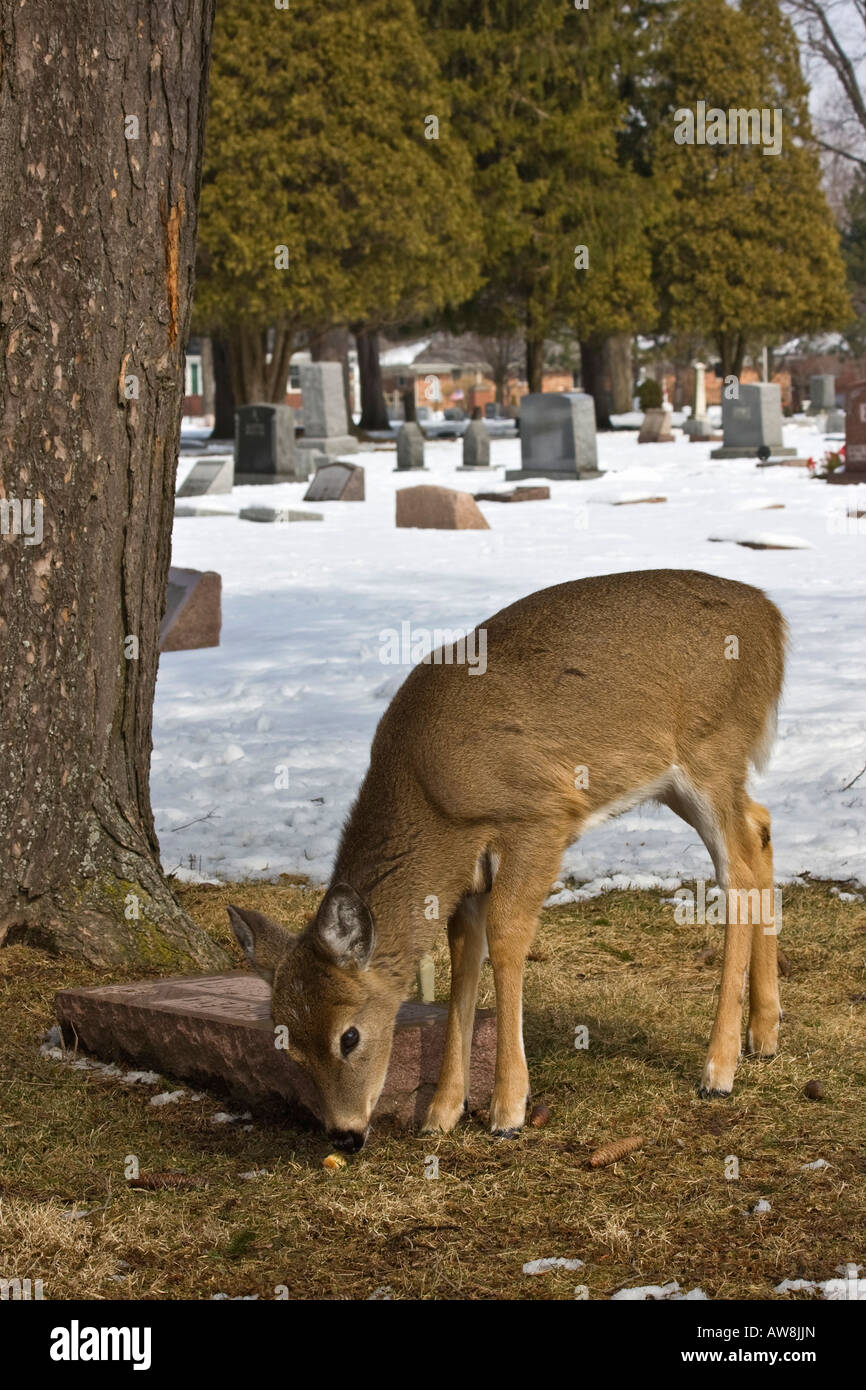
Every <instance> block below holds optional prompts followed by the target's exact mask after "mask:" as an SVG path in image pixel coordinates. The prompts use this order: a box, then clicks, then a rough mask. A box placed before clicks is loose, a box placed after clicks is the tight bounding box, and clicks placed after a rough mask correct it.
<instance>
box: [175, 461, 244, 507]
mask: <svg viewBox="0 0 866 1390" xmlns="http://www.w3.org/2000/svg"><path fill="white" fill-rule="evenodd" d="M234 480H235V462H234V459H233V458H232V456H231V454H223V455H219V454H208V455H206V456H205V457H204V458H199V459H196V461H195V463H194V464H193V466H192V468H191V469H190V470H189V472H188V473H187V475H186V477H185V478H184V480H183V482H182V483H181V485H180V487H179V488H178V490H177V496H178V497H206V496H212V495H213V494H214V493H223V492H231V490H232V484H233V483H234Z"/></svg>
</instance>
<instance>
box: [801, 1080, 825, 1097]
mask: <svg viewBox="0 0 866 1390" xmlns="http://www.w3.org/2000/svg"><path fill="white" fill-rule="evenodd" d="M803 1095H804V1096H808V1098H809V1100H823V1099H824V1083H823V1081H807V1082H806V1084H805V1086H804V1087H803Z"/></svg>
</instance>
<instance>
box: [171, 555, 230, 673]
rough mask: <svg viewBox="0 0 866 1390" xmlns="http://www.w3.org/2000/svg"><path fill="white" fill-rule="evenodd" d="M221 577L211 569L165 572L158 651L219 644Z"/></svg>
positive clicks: (174, 568)
mask: <svg viewBox="0 0 866 1390" xmlns="http://www.w3.org/2000/svg"><path fill="white" fill-rule="evenodd" d="M221 595H222V580H221V579H220V576H219V575H218V574H217V573H216V572H215V571H214V570H186V569H179V568H177V567H175V566H174V565H172V567H171V568H170V570H169V572H168V588H167V591H166V599H165V616H164V618H163V620H162V623H161V625H160V629H159V650H160V651H161V652H188V651H194V650H196V649H198V648H199V647H218V646H219V644H220V628H221V626H222V605H221Z"/></svg>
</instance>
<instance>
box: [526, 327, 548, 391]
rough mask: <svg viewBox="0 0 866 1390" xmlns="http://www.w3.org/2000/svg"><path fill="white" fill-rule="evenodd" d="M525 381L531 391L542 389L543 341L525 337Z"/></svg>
mask: <svg viewBox="0 0 866 1390" xmlns="http://www.w3.org/2000/svg"><path fill="white" fill-rule="evenodd" d="M526 381H527V384H528V386H529V389H530V391H531V392H535V393H537V392H539V391H543V390H544V341H543V339H541V338H532V337H527V339H526Z"/></svg>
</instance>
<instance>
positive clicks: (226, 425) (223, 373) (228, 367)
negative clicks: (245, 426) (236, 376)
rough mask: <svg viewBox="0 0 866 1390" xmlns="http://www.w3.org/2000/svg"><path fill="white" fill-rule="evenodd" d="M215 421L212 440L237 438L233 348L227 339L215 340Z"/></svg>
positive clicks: (213, 340)
mask: <svg viewBox="0 0 866 1390" xmlns="http://www.w3.org/2000/svg"><path fill="white" fill-rule="evenodd" d="M212 342H213V378H214V421H213V434H212V435H211V438H212V439H234V437H235V393H234V387H233V385H232V363H231V348H230V347H229V345H228V342H227V341H226V339H225V338H214V339H212Z"/></svg>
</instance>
